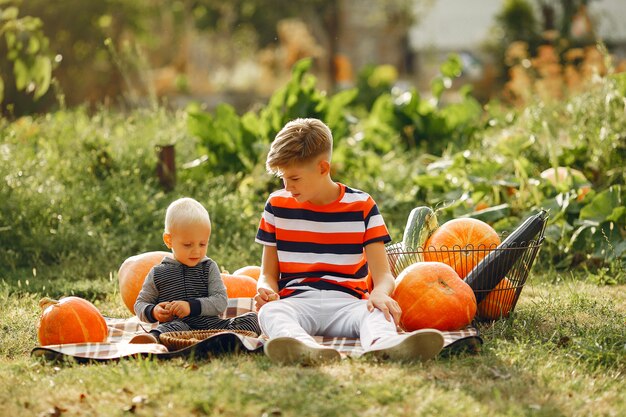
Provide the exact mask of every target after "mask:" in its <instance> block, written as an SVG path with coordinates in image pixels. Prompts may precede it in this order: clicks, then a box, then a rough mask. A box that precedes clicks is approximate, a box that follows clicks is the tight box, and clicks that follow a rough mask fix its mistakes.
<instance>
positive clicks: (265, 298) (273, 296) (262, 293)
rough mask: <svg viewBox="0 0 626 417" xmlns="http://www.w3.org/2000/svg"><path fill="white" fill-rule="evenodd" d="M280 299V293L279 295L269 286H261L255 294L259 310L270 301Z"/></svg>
mask: <svg viewBox="0 0 626 417" xmlns="http://www.w3.org/2000/svg"><path fill="white" fill-rule="evenodd" d="M279 299H280V295H278V294H277V293H276V292H275V291H272V290H270V289H269V288H259V289H258V292H257V295H255V296H254V302H255V306H256V309H257V311H258V310H259V309H260V308H261V307H263V306H264V305H265V304H267V303H269V302H270V301H276V300H279Z"/></svg>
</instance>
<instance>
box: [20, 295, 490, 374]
mask: <svg viewBox="0 0 626 417" xmlns="http://www.w3.org/2000/svg"><path fill="white" fill-rule="evenodd" d="M249 311H254V301H253V300H252V299H251V298H234V299H229V300H228V308H227V309H226V311H225V312H224V314H223V315H222V316H223V317H235V316H238V315H241V314H244V313H247V312H249ZM105 320H106V322H107V325H108V327H109V336H108V339H107V341H106V342H104V343H75V344H64V345H48V346H37V347H35V348H34V349H33V350H32V351H31V355H32V356H34V357H41V358H44V359H47V360H59V359H64V358H67V359H74V360H77V361H79V362H85V361H109V360H117V359H120V358H126V357H149V358H158V359H171V358H175V357H183V358H191V359H204V358H211V357H215V356H218V355H221V354H225V353H260V352H262V351H263V344H264V343H265V341H266V340H267V339H266V338H265V337H264V336H261V337H258V338H256V337H248V336H243V335H240V334H237V333H233V332H224V333H219V334H216V335H213V336H211V337H209V338H208V339H205V340H202V341H200V342H198V343H196V344H194V345H192V346H189V347H186V348H184V349H180V350H177V351H173V352H170V351H168V349H167V348H166V347H165V346H163V345H160V344H153V343H149V344H129V343H128V341H129V340H130V339H131V338H132V337H133V336H135V335H137V334H140V333H144V332H146V331H149V330H151V329H153V328H154V327H156V325H157V324H156V323H143V322H140V321H139V320H138V319H137V317H132V318H128V319H123V318H110V317H107V318H105ZM443 334H444V351H443V354H448V353H451V352H455V351H458V350H465V351H470V352H475V351H477V350H478V349H479V347H480V345H481V344H482V339H481V338H480V335H479V332H478V329H476V327H474V326H468V327H466V328H465V329H462V330H458V331H454V332H443ZM315 338H316V339H317V341H318V342H319V343H321V344H323V345H325V346H331V347H333V348H335V349H337V350H338V351H339V352H340V353H341V355H342V357H358V356H360V355H362V354H363V353H364V350H363V348H362V347H361V343H360V341H359V339H353V338H340V337H333V338H331V337H322V336H316V337H315Z"/></svg>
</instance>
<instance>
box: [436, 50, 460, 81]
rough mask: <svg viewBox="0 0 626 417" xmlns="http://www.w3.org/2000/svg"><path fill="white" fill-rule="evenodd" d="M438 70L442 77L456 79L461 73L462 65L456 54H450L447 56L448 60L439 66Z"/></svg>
mask: <svg viewBox="0 0 626 417" xmlns="http://www.w3.org/2000/svg"><path fill="white" fill-rule="evenodd" d="M439 69H440V71H441V74H443V76H444V77H448V78H456V77H458V76H460V75H461V72H462V71H463V63H462V62H461V58H460V57H459V56H458V55H457V54H451V55H449V56H448V59H447V60H446V61H445V62H444V63H443V64H441V67H439Z"/></svg>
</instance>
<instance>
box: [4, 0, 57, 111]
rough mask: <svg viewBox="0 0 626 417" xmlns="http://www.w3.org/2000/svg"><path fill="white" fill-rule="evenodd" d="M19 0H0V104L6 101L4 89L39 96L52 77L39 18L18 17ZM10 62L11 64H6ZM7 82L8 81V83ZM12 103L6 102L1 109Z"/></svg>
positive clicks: (50, 56) (34, 97) (49, 57)
mask: <svg viewBox="0 0 626 417" xmlns="http://www.w3.org/2000/svg"><path fill="white" fill-rule="evenodd" d="M20 3H21V2H20V1H14V0H5V1H2V2H0V40H2V38H4V41H5V42H4V43H5V45H3V46H1V47H0V56H2V57H6V62H5V60H4V59H3V60H2V61H3V63H2V64H0V105H2V103H3V102H4V101H5V91H12V90H13V88H12V87H13V85H14V87H15V89H17V90H18V91H21V92H26V93H27V94H32V99H33V100H35V101H36V100H38V99H40V98H41V97H42V96H43V95H44V94H46V92H47V91H48V89H49V88H50V83H51V80H52V70H53V67H54V64H53V60H52V54H51V52H50V49H49V40H48V38H47V37H46V36H45V35H44V33H43V30H42V26H43V24H42V21H41V19H38V18H36V17H32V16H23V17H20V16H19V14H20V12H19V8H18V6H19V5H20ZM9 62H10V63H11V64H9ZM8 83H10V84H11V85H9V84H8ZM7 106H13V103H12V102H5V103H4V105H3V106H2V107H0V110H2V112H3V110H4V108H5V107H7Z"/></svg>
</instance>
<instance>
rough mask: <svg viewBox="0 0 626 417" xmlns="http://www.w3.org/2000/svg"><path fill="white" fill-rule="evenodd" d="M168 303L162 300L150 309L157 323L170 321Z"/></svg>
mask: <svg viewBox="0 0 626 417" xmlns="http://www.w3.org/2000/svg"><path fill="white" fill-rule="evenodd" d="M169 305H170V303H169V302H167V301H164V302H162V303H159V304H157V305H156V306H155V307H154V309H153V310H152V315H153V316H154V318H155V319H156V320H157V321H158V322H159V323H166V322H168V321H172V314H171V313H170V311H169Z"/></svg>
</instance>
